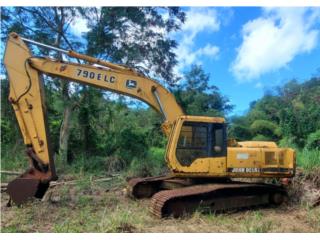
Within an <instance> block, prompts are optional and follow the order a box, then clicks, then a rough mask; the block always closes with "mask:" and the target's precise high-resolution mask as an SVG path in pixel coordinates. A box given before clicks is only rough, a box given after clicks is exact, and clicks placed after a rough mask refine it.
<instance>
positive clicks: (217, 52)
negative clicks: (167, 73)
mask: <svg viewBox="0 0 320 240" xmlns="http://www.w3.org/2000/svg"><path fill="white" fill-rule="evenodd" d="M184 10H185V11H186V12H187V21H186V22H185V24H184V25H183V27H182V29H181V31H180V32H179V33H176V34H174V35H173V37H174V38H175V39H176V40H177V41H178V43H179V44H180V45H179V47H178V49H177V55H178V60H179V66H178V67H177V71H178V72H183V71H185V70H187V69H188V67H190V65H191V64H195V63H196V64H202V65H203V67H204V69H205V71H206V72H207V73H210V76H211V80H210V81H211V83H212V84H214V85H216V86H218V87H219V89H220V90H221V93H222V94H224V95H226V96H227V97H228V98H229V99H230V101H231V103H232V104H234V105H235V109H234V111H233V112H232V113H231V114H242V113H244V112H245V111H246V110H247V109H248V107H249V104H250V102H252V101H254V100H257V99H259V98H260V97H262V96H263V93H264V92H265V91H266V90H267V89H272V88H273V87H274V86H278V85H282V84H284V83H285V82H287V81H288V80H290V79H293V78H295V79H297V80H298V81H300V82H301V81H304V80H307V79H308V78H310V77H311V76H312V75H313V74H315V73H316V72H317V69H318V68H320V44H319V43H320V33H319V30H320V8H316V7H314V8H260V7H235V8H219V7H218V8H195V7H193V8H184Z"/></svg>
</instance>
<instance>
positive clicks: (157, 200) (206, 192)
mask: <svg viewBox="0 0 320 240" xmlns="http://www.w3.org/2000/svg"><path fill="white" fill-rule="evenodd" d="M285 195H286V192H285V191H284V189H282V188H281V187H278V186H274V185H267V184H250V183H227V184H221V183H219V184H204V185H195V186H190V187H185V188H180V189H174V190H165V191H160V192H158V193H156V194H155V195H154V196H153V197H152V199H151V204H150V211H151V212H152V214H154V215H155V216H157V217H159V218H162V217H167V216H169V215H173V216H174V217H180V216H182V215H184V214H186V213H190V212H193V211H195V210H197V209H199V210H201V211H221V210H227V209H232V208H242V207H252V206H256V205H261V204H267V203H269V202H272V203H277V204H280V203H281V202H282V201H283V197H284V196H285Z"/></svg>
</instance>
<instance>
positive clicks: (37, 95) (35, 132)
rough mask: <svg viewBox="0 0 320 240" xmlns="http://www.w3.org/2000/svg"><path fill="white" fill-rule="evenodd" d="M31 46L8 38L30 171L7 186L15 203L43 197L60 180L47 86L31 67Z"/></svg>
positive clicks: (14, 99) (13, 94)
mask: <svg viewBox="0 0 320 240" xmlns="http://www.w3.org/2000/svg"><path fill="white" fill-rule="evenodd" d="M30 58H32V53H31V52H30V50H29V48H28V46H27V45H26V44H25V43H24V41H23V39H22V38H21V37H19V36H18V35H17V34H16V33H11V34H10V35H9V37H8V41H7V45H6V49H5V54H4V65H5V67H6V70H7V76H8V78H9V80H10V81H9V83H10V94H9V102H10V103H11V105H12V107H13V110H14V112H15V115H16V118H17V121H18V124H19V127H20V130H21V134H22V136H23V140H24V144H25V145H26V147H27V155H28V156H29V159H30V167H29V169H28V170H27V171H26V172H25V173H23V174H22V175H21V176H19V177H18V178H17V179H15V180H13V181H12V182H10V183H9V184H8V187H7V193H8V194H9V195H10V197H11V199H12V200H13V202H14V203H16V204H21V203H23V202H25V201H27V200H28V199H30V198H31V197H42V196H43V195H44V193H45V192H46V190H47V189H48V186H49V182H50V181H51V180H55V179H57V176H56V173H55V166H54V161H53V157H52V152H51V148H50V143H49V141H48V140H49V138H48V136H47V134H48V131H49V130H48V129H49V128H48V125H47V119H46V115H45V112H46V108H45V104H44V87H43V82H42V81H41V79H40V76H39V74H38V72H37V71H36V70H34V69H32V68H31V67H30V65H29V59H30Z"/></svg>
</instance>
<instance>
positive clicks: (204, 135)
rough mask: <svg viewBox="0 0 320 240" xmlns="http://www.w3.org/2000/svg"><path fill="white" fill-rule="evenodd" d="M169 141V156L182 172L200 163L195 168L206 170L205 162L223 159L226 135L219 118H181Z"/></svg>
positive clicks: (224, 157)
mask: <svg viewBox="0 0 320 240" xmlns="http://www.w3.org/2000/svg"><path fill="white" fill-rule="evenodd" d="M171 140H172V142H171V144H170V145H171V147H172V148H171V150H172V151H171V153H173V154H174V155H175V156H174V159H176V161H177V163H178V165H180V166H181V167H182V168H183V169H181V170H182V171H185V170H186V167H189V166H191V165H193V164H194V163H196V162H197V161H198V162H199V161H200V162H199V163H198V164H196V165H197V166H199V167H200V165H202V167H203V169H206V171H208V170H209V169H208V168H209V165H210V164H211V163H210V164H209V162H212V161H213V162H214V161H216V159H218V158H219V159H222V158H223V159H224V161H225V159H226V156H227V133H226V124H225V122H224V119H223V118H216V117H200V116H197V117H196V116H182V117H180V118H179V119H178V121H177V124H176V126H175V128H174V130H173V136H171ZM172 159H173V156H172V155H171V160H172ZM202 167H201V168H202ZM178 168H179V167H178Z"/></svg>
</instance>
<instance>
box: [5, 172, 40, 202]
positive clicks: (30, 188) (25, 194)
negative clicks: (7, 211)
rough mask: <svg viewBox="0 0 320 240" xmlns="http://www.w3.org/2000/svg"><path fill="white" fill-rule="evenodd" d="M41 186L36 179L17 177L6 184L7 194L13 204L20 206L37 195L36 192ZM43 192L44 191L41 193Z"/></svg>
mask: <svg viewBox="0 0 320 240" xmlns="http://www.w3.org/2000/svg"><path fill="white" fill-rule="evenodd" d="M41 185H42V184H41V183H40V181H39V180H38V179H32V178H24V177H19V178H16V179H14V180H13V181H11V182H10V183H9V184H8V187H7V193H8V194H9V195H10V197H11V199H12V201H13V202H14V203H15V204H17V205H20V204H22V203H24V202H26V201H27V200H29V199H30V198H32V197H34V196H37V195H39V194H37V192H38V191H39V190H40V189H41V187H40V186H41ZM44 188H45V187H44ZM44 188H43V189H44ZM43 191H44V192H45V191H46V189H44V190H42V191H41V192H43Z"/></svg>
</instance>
